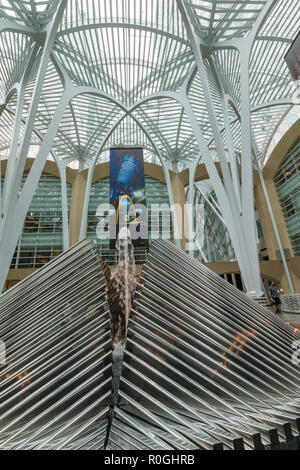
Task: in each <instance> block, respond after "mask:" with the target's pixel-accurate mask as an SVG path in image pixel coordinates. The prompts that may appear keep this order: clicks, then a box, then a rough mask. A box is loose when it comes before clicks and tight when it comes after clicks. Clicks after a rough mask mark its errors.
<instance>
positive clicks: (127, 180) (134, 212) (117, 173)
mask: <svg viewBox="0 0 300 470" xmlns="http://www.w3.org/2000/svg"><path fill="white" fill-rule="evenodd" d="M110 205H111V210H112V211H113V214H112V215H113V217H112V219H113V220H114V221H115V227H112V226H111V229H110V248H111V249H114V248H115V247H116V239H117V238H118V234H119V231H120V229H121V228H122V227H127V228H128V229H129V230H130V234H131V239H132V242H133V246H135V247H144V248H147V247H148V214H147V205H146V190H145V171H144V155H143V149H138V148H137V149H119V148H118V149H111V151H110Z"/></svg>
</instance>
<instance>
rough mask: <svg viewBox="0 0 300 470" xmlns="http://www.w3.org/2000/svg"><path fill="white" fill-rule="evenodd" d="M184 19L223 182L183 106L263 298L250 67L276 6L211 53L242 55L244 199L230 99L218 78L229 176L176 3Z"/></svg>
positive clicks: (198, 57) (195, 46)
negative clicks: (224, 50) (241, 35)
mask: <svg viewBox="0 0 300 470" xmlns="http://www.w3.org/2000/svg"><path fill="white" fill-rule="evenodd" d="M176 2H177V5H178V8H179V10H180V13H181V15H182V19H183V21H184V24H185V27H186V32H187V36H188V38H189V40H190V43H191V48H192V50H193V53H194V57H195V62H196V65H197V68H198V74H199V76H200V80H201V85H202V88H203V92H204V96H205V101H206V106H207V112H208V116H209V122H210V125H211V128H212V132H213V136H214V142H215V146H216V151H217V153H218V157H219V161H220V166H221V172H222V179H221V178H220V176H219V175H218V172H217V170H216V168H215V165H214V163H213V161H212V158H211V155H210V151H209V149H208V147H207V144H206V142H205V139H204V137H203V135H202V132H201V129H200V127H199V124H198V122H197V119H196V116H195V114H194V111H193V109H192V106H191V103H190V102H189V99H188V97H187V94H186V93H183V94H182V96H181V102H182V105H183V106H184V108H185V111H186V113H187V115H188V117H189V119H190V123H191V125H192V127H193V130H194V133H195V136H196V139H197V142H198V145H199V148H200V151H201V153H202V156H203V159H204V163H205V165H206V168H207V171H208V173H209V176H210V179H211V183H212V185H213V187H214V190H215V192H216V195H217V198H218V200H219V204H220V208H221V210H222V214H223V217H224V219H225V222H226V225H227V227H228V230H229V233H230V236H231V239H232V243H233V246H234V249H235V253H236V256H237V260H238V262H239V265H240V269H241V272H242V276H243V278H244V282H245V284H246V288H247V292H248V294H249V295H250V296H252V297H260V296H262V295H263V292H262V288H261V279H260V269H259V260H258V249H257V243H256V221H255V211H254V185H253V161H252V143H251V109H250V86H249V62H250V55H251V51H252V47H253V42H254V39H255V37H256V35H257V33H258V31H259V29H260V27H261V25H262V24H263V21H264V19H265V17H266V15H267V14H268V12H269V11H270V9H271V8H272V7H273V5H274V0H270V1H268V2H267V3H266V5H265V7H264V8H263V9H262V11H261V13H260V15H259V16H258V18H257V20H256V21H255V23H254V25H253V27H252V29H251V32H250V34H249V35H248V36H247V37H246V38H239V39H234V40H232V41H225V42H223V43H221V44H218V43H216V44H213V47H212V50H214V49H218V48H234V49H237V50H238V51H239V54H240V81H241V148H242V164H241V169H242V181H241V196H240V191H239V175H238V173H237V171H236V167H235V165H234V164H233V163H234V161H233V157H234V155H233V154H232V144H233V141H232V139H231V129H230V123H229V116H228V111H227V107H228V100H227V99H226V97H225V95H224V93H223V90H222V89H221V90H220V88H221V87H222V83H221V81H222V78H221V77H219V78H218V81H219V85H220V86H219V91H220V97H221V104H222V113H223V114H224V116H223V118H224V123H225V132H226V134H227V137H229V157H230V158H229V161H230V164H231V165H230V166H231V170H232V171H231V172H230V170H229V165H228V161H227V156H226V152H225V149H224V145H223V142H222V136H221V132H220V129H219V126H218V122H217V115H216V111H215V108H214V103H213V99H212V96H211V91H210V88H209V84H208V77H207V72H206V69H205V65H204V60H203V57H202V53H201V40H200V38H198V37H196V35H195V33H194V30H193V26H192V24H191V21H190V18H189V12H188V11H187V10H186V6H185V2H184V1H183V0H176Z"/></svg>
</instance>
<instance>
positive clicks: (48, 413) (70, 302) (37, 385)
mask: <svg viewBox="0 0 300 470" xmlns="http://www.w3.org/2000/svg"><path fill="white" fill-rule="evenodd" d="M105 291H106V288H105V280H104V277H103V274H102V269H101V267H100V265H99V262H98V260H97V256H96V254H95V250H94V247H93V244H92V243H91V242H82V243H79V244H78V245H76V246H75V247H74V248H72V249H70V250H69V251H68V252H66V253H65V254H63V255H61V256H59V257H58V258H56V259H55V260H54V261H52V262H51V263H49V264H47V265H46V266H45V267H43V268H42V269H40V270H39V271H37V272H36V273H34V274H33V275H31V276H30V277H29V278H27V279H26V280H24V281H23V282H21V283H19V284H18V285H17V286H16V287H14V288H12V289H10V290H9V291H8V292H7V293H5V294H4V295H3V296H1V297H0V338H1V339H2V340H4V341H5V344H6V354H7V364H6V366H3V367H0V377H1V379H0V449H81V448H92V449H93V448H94V449H101V448H103V445H104V441H105V438H106V430H107V417H108V415H109V404H110V394H111V393H110V390H111V333H110V318H109V310H108V305H107V303H106V300H105Z"/></svg>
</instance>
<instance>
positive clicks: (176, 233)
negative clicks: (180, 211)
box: [162, 160, 181, 249]
mask: <svg viewBox="0 0 300 470" xmlns="http://www.w3.org/2000/svg"><path fill="white" fill-rule="evenodd" d="M169 165H170V164H169V162H165V161H164V160H162V167H163V170H164V175H165V178H166V183H167V188H168V194H169V201H170V206H171V214H172V222H173V227H174V238H175V242H176V246H177V248H179V249H181V237H180V230H179V224H178V219H177V214H176V211H175V209H174V208H175V203H174V197H173V189H172V182H171V177H170V172H169V170H170V166H169Z"/></svg>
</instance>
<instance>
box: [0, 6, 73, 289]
mask: <svg viewBox="0 0 300 470" xmlns="http://www.w3.org/2000/svg"><path fill="white" fill-rule="evenodd" d="M66 4H67V0H61V1H60V2H59V5H58V8H57V11H56V13H55V14H54V17H53V19H52V21H51V22H50V23H49V24H48V25H47V26H46V28H45V30H44V35H45V42H44V45H43V52H42V56H41V61H40V65H39V68H38V73H37V78H36V82H35V86H34V90H33V95H32V100H31V104H30V108H29V111H28V117H27V120H26V125H25V129H24V135H23V136H22V135H21V120H22V105H23V97H24V89H25V85H26V83H24V82H23V81H22V83H21V90H20V91H19V94H18V109H17V113H16V118H15V119H16V120H15V131H16V133H15V134H14V140H13V143H12V150H13V151H14V154H11V155H10V158H9V164H8V174H7V175H6V176H7V178H8V180H7V183H6V184H4V190H3V194H2V214H1V226H0V229H1V230H0V258H1V273H0V292H1V290H2V289H3V286H4V283H5V280H6V276H7V273H8V270H9V266H10V262H11V259H12V256H13V252H14V249H15V246H16V244H17V240H18V237H19V235H20V233H21V230H22V226H23V223H24V219H25V216H26V213H27V211H28V209H29V206H30V203H31V200H32V197H33V194H34V191H35V189H36V187H37V184H38V182H39V179H40V175H41V173H42V170H43V167H44V164H45V161H46V159H47V156H48V154H49V152H50V150H51V148H52V142H53V139H54V137H55V135H56V133H57V130H58V127H59V124H60V121H61V118H62V116H63V114H64V112H65V108H66V106H67V103H68V101H69V100H70V96H71V95H70V92H71V90H68V89H65V91H64V93H63V96H62V98H61V101H60V102H59V104H58V107H57V110H56V112H55V114H54V116H53V118H52V121H51V124H50V126H49V129H48V132H47V134H46V135H45V137H44V139H43V141H42V144H41V147H40V150H39V152H38V155H37V157H36V160H35V162H34V164H33V166H32V169H31V171H30V173H29V175H28V177H27V179H26V182H25V185H24V187H23V189H22V191H21V193H20V194H19V188H20V184H21V180H22V176H23V171H24V167H25V162H26V158H27V154H28V150H29V146H30V141H31V136H32V132H33V129H34V121H35V117H36V114H37V110H38V104H39V100H40V96H41V93H42V88H43V84H44V79H45V76H46V72H47V67H48V63H49V59H50V55H51V51H52V46H53V44H54V41H55V38H56V32H57V29H58V26H59V24H60V21H61V18H62V15H63V12H64V10H65V7H66ZM33 56H34V54H33ZM31 65H33V64H31ZM27 74H28V76H29V75H30V70H28V69H27V70H26V72H25V78H26V77H27ZM21 137H22V140H21ZM19 140H21V142H20V147H19V150H18V144H19ZM5 179H6V178H5Z"/></svg>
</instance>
